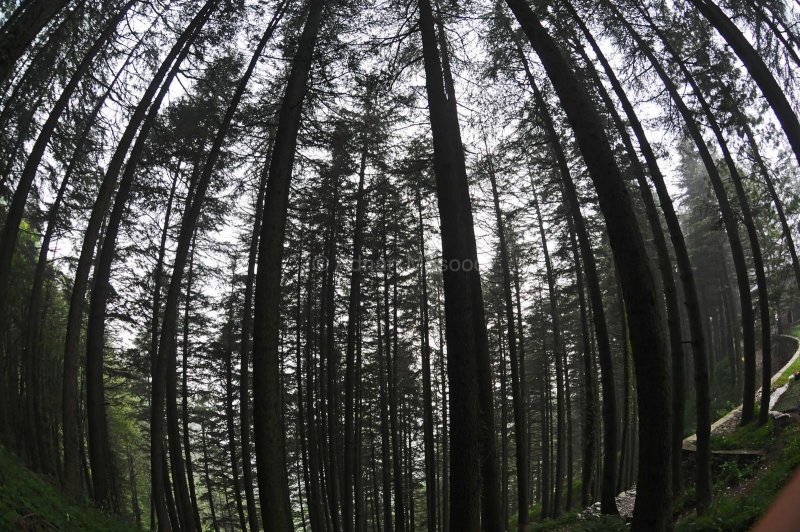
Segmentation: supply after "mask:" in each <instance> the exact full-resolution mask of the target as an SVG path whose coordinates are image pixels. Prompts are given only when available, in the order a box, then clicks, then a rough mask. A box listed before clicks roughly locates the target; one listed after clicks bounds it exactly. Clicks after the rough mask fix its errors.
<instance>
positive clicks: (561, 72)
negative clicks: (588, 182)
mask: <svg viewBox="0 0 800 532" xmlns="http://www.w3.org/2000/svg"><path fill="white" fill-rule="evenodd" d="M507 3H508V5H509V7H510V8H511V10H512V11H513V12H514V14H515V16H516V17H517V19H518V20H519V21H520V23H521V25H522V28H523V31H524V32H525V34H526V35H527V36H528V39H529V41H530V43H531V45H532V46H533V48H534V50H535V51H536V52H537V54H538V55H539V58H540V59H541V61H542V64H543V66H544V68H545V71H546V72H547V75H548V77H549V78H550V80H551V81H552V83H553V86H554V88H555V91H556V93H557V95H558V97H559V99H560V101H561V104H562V106H563V107H564V110H565V112H566V114H567V118H568V120H569V122H570V124H571V126H572V129H573V131H574V133H575V137H576V140H577V143H578V146H579V148H580V150H581V153H582V154H583V158H584V161H585V162H586V165H587V168H588V170H589V175H590V177H591V179H592V181H593V183H594V187H595V190H596V191H597V196H598V200H599V203H600V210H601V211H602V213H603V216H604V218H605V221H606V228H607V231H608V235H609V240H610V242H611V247H612V250H613V254H614V258H615V262H616V263H617V266H618V268H619V269H620V278H621V281H622V287H623V291H624V295H625V300H626V302H627V304H628V308H629V309H630V313H631V316H632V317H633V319H632V323H631V330H632V335H631V337H632V338H631V339H632V343H633V351H634V365H635V369H636V375H637V380H639V381H640V382H642V383H644V382H646V383H647V386H641V387H639V388H638V390H639V395H638V400H639V410H640V412H641V415H642V423H641V430H640V432H639V437H640V440H641V441H640V449H641V452H640V467H639V470H638V482H637V485H638V486H639V491H638V492H637V497H636V505H635V508H634V527H637V528H648V529H650V530H664V529H666V528H668V527H669V526H670V523H671V517H672V516H671V509H672V497H671V486H672V484H671V480H670V473H671V462H670V456H671V455H670V435H671V421H672V419H671V411H670V382H669V366H668V360H667V359H668V353H667V349H666V342H665V339H664V338H663V332H662V322H663V317H662V313H661V309H660V308H659V306H658V297H657V294H656V287H655V281H654V279H653V274H652V271H651V270H650V265H649V259H648V257H647V251H646V247H645V243H644V239H643V237H642V233H641V231H640V230H639V226H638V222H637V220H636V213H635V210H634V208H633V204H632V201H631V198H630V196H629V194H628V191H627V190H626V188H625V183H624V180H623V178H622V175H621V174H620V171H619V168H618V167H617V164H616V161H615V160H614V154H613V152H612V150H611V146H610V144H609V141H608V138H607V136H606V133H605V131H604V130H603V126H602V121H601V120H600V117H599V116H598V114H597V111H596V110H595V109H594V106H593V104H592V101H591V99H590V98H589V96H588V95H587V94H586V92H585V91H584V90H583V88H582V87H581V85H580V83H579V82H578V80H577V79H576V76H575V73H574V72H573V71H572V69H571V67H570V65H569V63H568V62H567V60H566V59H565V57H564V56H563V55H562V54H561V51H560V50H559V48H558V46H557V44H556V42H555V41H554V40H553V38H552V37H551V36H550V35H549V34H548V33H547V30H546V29H545V28H544V27H543V26H542V24H541V23H540V21H539V20H538V18H537V17H536V15H535V14H534V12H533V11H532V10H531V8H530V7H529V6H528V5H527V4H526V3H525V2H523V1H522V0H507Z"/></svg>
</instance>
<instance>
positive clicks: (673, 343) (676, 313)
mask: <svg viewBox="0 0 800 532" xmlns="http://www.w3.org/2000/svg"><path fill="white" fill-rule="evenodd" d="M579 24H580V22H579ZM578 52H579V53H580V55H581V56H582V57H583V60H584V62H585V63H586V66H587V68H588V71H589V74H590V75H591V77H592V79H593V81H594V84H595V88H596V90H597V92H598V93H599V94H600V97H601V99H602V100H603V102H604V104H605V106H606V109H607V111H608V113H609V114H610V116H611V119H612V122H613V123H614V127H615V128H616V129H617V132H618V133H619V136H620V139H622V144H623V146H624V147H625V150H626V152H627V154H628V160H629V163H630V165H631V168H632V170H633V174H634V176H635V177H636V181H637V183H638V185H639V191H640V195H641V197H642V202H643V203H644V208H645V214H646V216H647V221H648V224H649V226H650V233H651V234H652V236H653V244H654V247H655V250H656V256H657V259H658V269H659V271H660V274H661V286H662V289H663V292H664V300H665V303H666V310H667V330H668V332H669V342H670V359H671V361H672V389H673V394H672V416H673V425H672V475H673V479H672V483H673V495H677V494H678V491H679V490H680V476H681V469H682V456H681V454H682V451H681V449H682V447H683V415H684V402H685V398H684V376H683V373H684V369H683V332H682V330H681V315H680V305H679V303H678V291H677V286H676V284H675V277H674V273H673V267H672V260H671V258H670V254H669V248H668V247H667V242H666V239H665V236H664V229H663V228H662V226H661V220H660V218H659V216H658V209H657V207H656V203H655V199H654V198H653V193H652V191H651V190H650V185H649V184H648V182H647V177H646V176H645V172H644V168H643V167H642V165H641V163H640V161H639V158H638V155H637V153H636V149H635V148H634V146H633V141H632V139H631V137H630V135H629V134H628V131H627V129H626V127H625V123H624V122H623V121H622V117H621V116H620V115H619V112H617V109H616V107H615V106H614V102H613V100H612V99H611V96H610V95H609V93H608V91H607V90H606V89H605V87H604V86H603V84H602V81H601V80H600V76H599V75H598V73H597V71H596V70H595V68H594V65H593V64H592V63H591V61H590V59H589V57H588V56H587V55H586V53H585V52H584V51H583V49H580V50H578ZM698 397H699V398H700V399H701V400H702V399H703V398H704V397H707V394H706V395H704V394H699V395H698ZM708 408H709V405H707V404H704V405H702V406H700V410H702V409H705V410H708ZM699 417H700V418H703V417H704V416H702V415H701V416H699ZM700 433H703V436H705V431H703V430H702V429H701V430H699V431H698V434H700ZM709 463H710V447H709V446H708V440H707V439H705V438H704V441H703V442H702V443H701V442H698V452H697V464H698V467H696V469H695V472H696V476H697V480H696V485H697V486H698V487H703V486H705V487H708V486H710V485H711V480H710V473H711V471H710V469H709V468H708V467H706V465H707V464H709ZM676 476H677V478H676ZM699 491H700V492H702V493H709V492H708V491H706V490H699Z"/></svg>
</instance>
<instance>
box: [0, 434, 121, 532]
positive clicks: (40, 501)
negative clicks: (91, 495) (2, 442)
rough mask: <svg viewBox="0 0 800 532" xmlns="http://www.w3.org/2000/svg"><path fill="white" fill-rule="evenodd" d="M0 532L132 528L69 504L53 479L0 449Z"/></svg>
mask: <svg viewBox="0 0 800 532" xmlns="http://www.w3.org/2000/svg"><path fill="white" fill-rule="evenodd" d="M0 530H21V531H26V532H45V531H51V530H65V531H73V530H74V531H79V530H80V531H90V532H92V531H93V532H100V531H109V532H110V531H114V532H125V531H128V530H130V531H131V532H132V531H133V530H135V528H133V527H132V526H131V525H129V524H127V523H124V522H122V521H120V520H118V519H115V518H112V517H110V516H107V515H105V514H103V513H102V512H100V511H99V510H96V509H93V508H90V507H89V504H88V503H87V504H86V505H81V504H76V503H74V502H70V501H68V500H67V498H66V497H65V496H64V494H63V493H61V491H60V490H59V488H58V486H57V485H56V483H55V482H54V480H53V479H52V478H48V477H45V476H41V475H37V474H35V473H33V472H31V471H30V470H29V469H27V468H26V467H25V466H24V465H23V464H22V463H21V462H20V461H19V460H18V459H17V458H16V457H14V456H13V455H12V454H11V453H9V452H8V451H7V450H5V449H4V448H2V447H0Z"/></svg>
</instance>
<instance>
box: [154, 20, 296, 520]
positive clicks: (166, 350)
mask: <svg viewBox="0 0 800 532" xmlns="http://www.w3.org/2000/svg"><path fill="white" fill-rule="evenodd" d="M282 9H283V6H279V7H278V8H277V10H276V12H275V13H274V14H273V17H272V20H270V23H269V24H268V26H267V28H266V30H265V31H264V34H263V36H262V37H261V40H260V41H259V43H258V45H257V46H256V50H255V51H254V53H253V55H252V57H251V59H250V63H249V64H248V66H247V69H246V70H245V72H244V73H243V74H242V77H241V78H240V79H239V82H238V84H237V86H236V89H235V91H234V94H233V96H232V98H231V101H230V102H229V104H228V108H227V109H226V111H225V116H224V117H223V119H222V123H221V124H220V128H219V130H218V131H217V133H216V135H215V137H214V141H213V143H212V145H211V149H210V150H209V153H208V157H207V159H206V161H205V164H204V165H203V170H202V172H201V173H200V175H199V177H198V179H197V183H196V184H195V187H194V191H193V192H192V195H191V198H187V204H186V209H185V211H184V213H183V219H182V220H181V229H180V234H179V235H178V247H177V249H176V251H175V259H174V264H173V272H172V276H171V278H170V284H169V289H168V291H167V299H166V302H165V305H164V318H163V321H162V326H161V334H160V340H159V348H158V357H157V359H156V364H155V371H154V375H153V383H152V401H153V409H152V413H151V414H152V419H151V439H153V440H155V439H156V438H161V434H162V432H163V430H164V419H163V410H164V405H165V396H166V410H167V431H168V433H169V444H170V458H171V462H172V469H173V483H174V484H175V485H176V486H177V493H178V495H179V506H178V508H179V510H181V513H182V514H183V521H184V522H188V521H189V520H190V518H191V515H192V511H191V504H190V502H189V496H188V489H187V487H186V477H185V472H184V464H183V460H182V458H181V449H180V447H181V444H180V434H179V432H180V431H179V429H178V419H177V414H178V412H177V400H176V390H175V387H176V380H177V376H176V374H177V371H176V363H177V362H176V360H175V358H174V357H173V356H172V354H173V349H172V345H173V343H174V341H175V338H174V333H175V328H176V322H177V305H178V298H179V293H180V287H181V281H182V278H183V274H184V270H185V267H186V261H187V256H188V253H189V247H190V244H191V241H192V238H193V235H194V233H195V229H196V226H197V221H198V219H199V217H200V212H201V210H202V206H203V202H204V200H205V195H206V191H207V189H208V186H209V183H210V181H211V176H212V174H213V172H214V168H215V166H216V163H217V160H218V158H219V155H220V151H221V149H222V145H223V143H224V141H225V137H226V136H227V133H228V130H229V128H230V125H231V122H232V121H233V117H234V114H235V113H236V110H237V109H238V107H239V102H240V101H241V99H242V96H243V95H244V92H245V90H246V88H247V84H248V82H249V80H250V76H251V75H252V73H253V70H254V69H255V67H256V64H257V63H258V59H259V57H260V56H261V53H262V52H263V50H264V47H265V46H266V44H267V42H268V41H269V40H270V38H271V37H272V34H273V33H274V31H275V28H276V27H277V24H278V22H279V21H280V19H281V17H282V13H283V11H282ZM151 453H152V454H153V456H152V457H151V462H152V465H151V468H152V473H153V477H154V480H153V485H154V493H156V494H157V486H158V485H160V477H161V476H162V475H163V474H164V472H163V471H162V470H161V459H160V456H158V454H159V453H160V448H159V447H157V446H155V445H151ZM176 477H177V478H176ZM155 500H156V502H157V506H156V509H157V510H158V516H159V523H160V524H159V526H163V525H162V524H161V523H164V524H166V522H165V521H164V519H163V517H164V512H163V508H159V506H158V503H160V501H161V499H160V497H155ZM264 506H265V505H263V504H262V511H263V509H264V508H263V507H264ZM192 520H193V519H192ZM193 528H194V527H192V529H193Z"/></svg>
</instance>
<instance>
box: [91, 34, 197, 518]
mask: <svg viewBox="0 0 800 532" xmlns="http://www.w3.org/2000/svg"><path fill="white" fill-rule="evenodd" d="M189 50H190V46H189V45H187V46H185V47H184V48H183V50H182V51H181V53H180V54H179V55H178V57H177V58H176V60H175V63H174V64H173V65H172V69H171V70H170V72H169V74H167V76H166V78H165V79H164V82H163V84H162V86H161V90H160V91H159V93H158V95H157V96H156V97H155V99H154V100H153V103H152V104H151V105H150V109H149V111H148V113H147V117H146V118H145V120H144V122H143V123H142V126H141V128H140V130H139V136H138V137H137V139H136V142H135V143H134V145H133V147H132V148H131V152H130V155H129V157H128V163H127V165H126V166H125V172H124V173H123V175H122V179H121V180H120V183H119V188H118V190H117V194H116V198H115V199H114V207H113V208H112V210H111V215H110V216H109V219H108V223H107V225H106V231H105V235H104V237H103V243H102V246H101V248H100V252H99V255H98V259H97V265H96V266H95V271H94V281H93V290H92V295H91V298H90V303H89V317H88V321H87V326H86V412H87V414H88V416H87V420H88V435H89V459H90V461H91V465H92V480H93V485H94V493H93V495H94V500H95V502H96V503H98V504H99V505H100V506H101V507H108V506H109V504H110V502H111V495H112V493H114V492H115V490H116V486H115V485H114V483H113V480H112V475H111V473H112V470H113V463H112V457H111V456H110V455H109V449H110V444H109V437H108V422H107V419H106V406H105V405H106V400H105V386H104V383H103V353H104V351H105V347H106V346H105V328H106V306H107V302H108V296H109V294H110V292H111V266H112V263H113V261H114V258H115V256H116V250H117V236H118V234H119V230H120V227H121V225H122V219H123V216H124V214H125V212H126V210H127V207H128V199H129V197H130V193H131V188H132V186H133V181H134V179H135V176H136V171H137V168H138V166H139V161H140V159H141V157H142V153H143V152H144V148H145V145H146V143H147V137H148V136H149V133H150V131H151V129H152V128H153V126H154V125H155V122H156V119H157V118H158V111H159V109H160V107H161V103H162V102H163V100H164V98H165V97H166V95H167V93H168V92H169V88H170V85H171V84H172V81H173V80H174V79H175V76H177V74H178V71H179V70H180V67H181V63H182V62H183V60H184V59H185V58H186V56H187V55H188V54H189Z"/></svg>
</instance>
